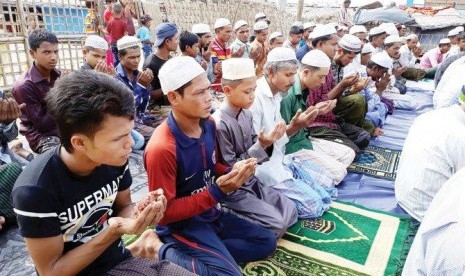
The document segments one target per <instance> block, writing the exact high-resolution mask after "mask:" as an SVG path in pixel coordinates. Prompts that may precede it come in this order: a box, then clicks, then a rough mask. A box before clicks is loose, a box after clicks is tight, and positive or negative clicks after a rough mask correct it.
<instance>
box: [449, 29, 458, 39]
mask: <svg viewBox="0 0 465 276" xmlns="http://www.w3.org/2000/svg"><path fill="white" fill-rule="evenodd" d="M459 33H460V32H459V30H457V28H454V29H452V30H450V31H449V33H448V34H447V36H448V37H450V36H456V35H458V34H459Z"/></svg>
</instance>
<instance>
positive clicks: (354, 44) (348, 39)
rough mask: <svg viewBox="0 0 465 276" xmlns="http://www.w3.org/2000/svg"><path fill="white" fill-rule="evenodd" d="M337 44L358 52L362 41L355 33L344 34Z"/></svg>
mask: <svg viewBox="0 0 465 276" xmlns="http://www.w3.org/2000/svg"><path fill="white" fill-rule="evenodd" d="M339 46H340V47H341V48H343V49H346V50H347V51H351V52H356V53H359V52H360V51H361V50H362V41H361V40H360V38H358V37H356V36H355V35H350V34H345V35H344V36H343V37H342V38H341V39H340V40H339Z"/></svg>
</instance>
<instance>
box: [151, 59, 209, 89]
mask: <svg viewBox="0 0 465 276" xmlns="http://www.w3.org/2000/svg"><path fill="white" fill-rule="evenodd" d="M203 73H205V70H203V68H202V66H200V64H199V63H198V62H197V61H196V60H195V59H194V58H192V57H188V56H178V57H174V58H171V59H169V60H168V61H167V62H165V64H163V66H162V67H161V68H160V71H159V72H158V78H159V79H160V85H161V90H162V91H163V94H165V95H166V94H168V92H170V91H174V90H176V89H178V88H179V87H181V86H183V85H184V84H186V83H188V82H190V81H191V80H193V79H194V78H195V77H198V76H200V75H201V74H203Z"/></svg>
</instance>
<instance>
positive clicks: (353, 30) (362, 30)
mask: <svg viewBox="0 0 465 276" xmlns="http://www.w3.org/2000/svg"><path fill="white" fill-rule="evenodd" d="M366 32H367V28H365V26H362V25H354V26H352V27H351V28H350V30H349V34H356V33H366Z"/></svg>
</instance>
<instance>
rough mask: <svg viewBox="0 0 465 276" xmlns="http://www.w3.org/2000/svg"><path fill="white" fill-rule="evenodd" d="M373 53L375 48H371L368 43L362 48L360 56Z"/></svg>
mask: <svg viewBox="0 0 465 276" xmlns="http://www.w3.org/2000/svg"><path fill="white" fill-rule="evenodd" d="M374 51H375V47H373V46H372V45H371V44H370V43H365V44H364V45H363V48H362V52H361V53H362V54H369V53H373V52H374Z"/></svg>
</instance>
